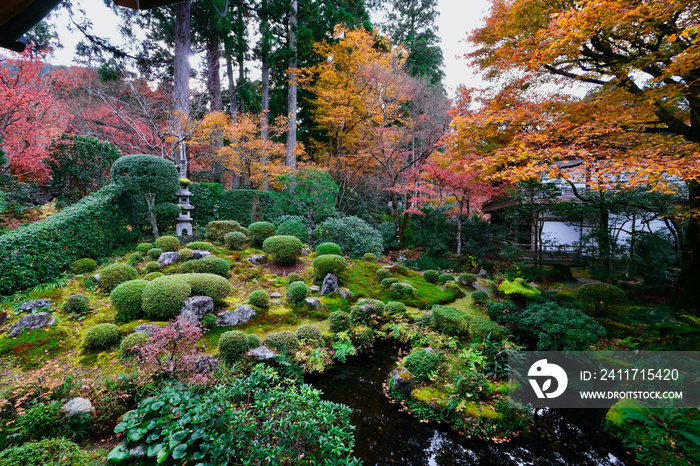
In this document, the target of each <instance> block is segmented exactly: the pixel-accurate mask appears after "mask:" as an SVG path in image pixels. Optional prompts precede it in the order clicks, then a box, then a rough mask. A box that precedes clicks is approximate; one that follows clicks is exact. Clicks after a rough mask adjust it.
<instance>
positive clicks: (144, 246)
mask: <svg viewBox="0 0 700 466" xmlns="http://www.w3.org/2000/svg"><path fill="white" fill-rule="evenodd" d="M154 247H156V246H155V244H153V243H139V244H137V245H136V250H137V251H138V252H140V253H142V254H146V253H147V252H148V251H150V250H151V249H153V248H154Z"/></svg>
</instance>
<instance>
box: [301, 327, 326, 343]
mask: <svg viewBox="0 0 700 466" xmlns="http://www.w3.org/2000/svg"><path fill="white" fill-rule="evenodd" d="M297 339H298V340H299V341H309V342H316V341H318V340H320V339H321V330H320V329H319V328H318V327H317V326H315V325H311V324H304V325H301V326H299V328H297Z"/></svg>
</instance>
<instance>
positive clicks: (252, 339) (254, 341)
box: [245, 333, 260, 348]
mask: <svg viewBox="0 0 700 466" xmlns="http://www.w3.org/2000/svg"><path fill="white" fill-rule="evenodd" d="M245 339H246V342H247V343H248V348H257V347H258V346H260V337H259V336H257V335H256V334H254V333H248V334H246V336H245Z"/></svg>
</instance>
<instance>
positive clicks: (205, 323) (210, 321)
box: [202, 313, 216, 330]
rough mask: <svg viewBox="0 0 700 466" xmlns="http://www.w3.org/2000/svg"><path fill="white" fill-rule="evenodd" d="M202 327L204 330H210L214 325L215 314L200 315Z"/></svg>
mask: <svg viewBox="0 0 700 466" xmlns="http://www.w3.org/2000/svg"><path fill="white" fill-rule="evenodd" d="M202 327H203V328H204V329H206V330H211V329H213V328H214V327H216V314H211V313H209V314H205V315H204V317H202Z"/></svg>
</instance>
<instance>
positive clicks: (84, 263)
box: [70, 257, 97, 274]
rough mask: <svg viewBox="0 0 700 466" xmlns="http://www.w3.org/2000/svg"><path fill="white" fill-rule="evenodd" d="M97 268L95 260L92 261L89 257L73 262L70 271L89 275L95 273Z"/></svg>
mask: <svg viewBox="0 0 700 466" xmlns="http://www.w3.org/2000/svg"><path fill="white" fill-rule="evenodd" d="M96 268H97V262H95V259H90V258H89V257H86V258H84V259H78V260H77V261H73V263H71V265H70V269H71V270H72V271H73V273H77V274H81V273H89V272H92V271H94V270H95V269H96Z"/></svg>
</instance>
